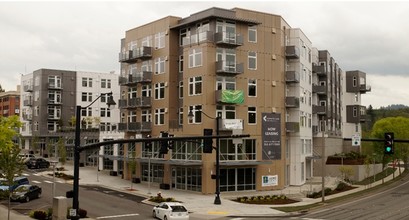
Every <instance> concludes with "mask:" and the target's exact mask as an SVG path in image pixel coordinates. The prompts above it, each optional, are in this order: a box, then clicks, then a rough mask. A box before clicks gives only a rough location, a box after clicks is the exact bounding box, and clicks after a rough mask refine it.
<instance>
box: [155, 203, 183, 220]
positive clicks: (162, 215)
mask: <svg viewBox="0 0 409 220" xmlns="http://www.w3.org/2000/svg"><path fill="white" fill-rule="evenodd" d="M152 216H153V217H154V218H159V219H163V220H189V212H188V211H187V209H186V208H185V206H183V205H182V204H181V203H178V202H162V203H159V205H157V206H155V207H153V213H152Z"/></svg>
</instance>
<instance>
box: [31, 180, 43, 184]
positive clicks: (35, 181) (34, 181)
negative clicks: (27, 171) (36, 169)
mask: <svg viewBox="0 0 409 220" xmlns="http://www.w3.org/2000/svg"><path fill="white" fill-rule="evenodd" d="M31 182H32V183H37V184H39V183H41V182H40V181H37V180H33V181H31Z"/></svg>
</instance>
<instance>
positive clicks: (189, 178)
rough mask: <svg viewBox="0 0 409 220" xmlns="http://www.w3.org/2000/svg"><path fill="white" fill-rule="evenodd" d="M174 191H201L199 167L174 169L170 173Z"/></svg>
mask: <svg viewBox="0 0 409 220" xmlns="http://www.w3.org/2000/svg"><path fill="white" fill-rule="evenodd" d="M172 179H174V181H175V187H176V189H182V190H191V191H196V192H201V191H202V169H201V168H200V167H176V168H175V169H174V172H173V173H172Z"/></svg>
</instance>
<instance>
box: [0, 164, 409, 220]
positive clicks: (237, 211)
mask: <svg viewBox="0 0 409 220" xmlns="http://www.w3.org/2000/svg"><path fill="white" fill-rule="evenodd" d="M64 168H65V169H66V171H64V172H65V173H67V174H71V175H72V174H73V166H72V164H65V165H64ZM51 172H52V171H46V172H44V173H43V174H44V175H46V173H51ZM402 172H403V168H402ZM398 175H399V170H397V171H396V172H395V177H397V176H398ZM392 178H393V175H389V176H388V177H387V178H385V182H386V181H389V180H391V179H392ZM321 181H322V180H321V177H319V178H313V179H312V180H309V181H308V182H307V183H306V184H304V185H303V186H290V187H286V188H285V189H283V190H276V191H258V192H255V191H251V192H249V191H247V192H222V193H221V194H220V197H221V205H214V204H213V202H214V195H213V194H212V195H204V194H202V193H199V192H192V191H183V190H162V189H159V185H158V184H156V183H151V186H149V185H148V184H147V183H138V184H136V183H133V184H132V190H131V182H130V181H129V180H124V179H121V177H118V176H110V175H109V172H108V171H100V172H99V173H98V174H97V172H96V168H95V167H81V168H80V180H79V183H80V185H101V186H104V187H107V188H110V189H113V190H117V191H121V192H127V193H130V194H136V195H140V196H143V197H146V198H149V197H150V196H156V194H157V193H158V192H161V194H162V196H163V197H172V198H175V199H176V200H178V201H181V202H183V203H184V205H185V206H186V208H187V209H188V210H189V212H191V215H192V216H194V217H196V218H201V219H202V218H203V219H212V218H219V217H222V216H236V217H239V216H241V217H246V216H289V215H294V214H295V213H285V212H281V211H278V210H276V209H273V208H274V206H275V205H249V204H242V203H240V204H239V203H237V202H233V201H231V199H235V198H237V197H239V196H255V195H281V194H284V195H286V196H287V197H290V198H292V199H297V200H299V201H300V202H297V203H293V204H288V205H276V206H277V207H282V206H304V205H310V204H314V203H318V202H321V198H317V199H310V198H306V197H305V195H306V193H307V192H309V191H312V190H315V191H319V190H321V184H322V182H321ZM71 182H72V181H71ZM336 184H337V181H336V179H335V178H331V177H326V178H325V187H331V188H334V187H335V186H336ZM379 184H382V180H380V181H377V182H375V183H373V184H371V187H373V186H376V185H379ZM356 187H357V188H356V189H353V190H349V191H346V192H343V193H338V194H334V195H329V196H326V197H325V199H326V200H329V199H332V198H336V197H340V196H344V195H346V194H351V193H355V192H358V191H361V190H364V189H367V188H368V186H356ZM145 203H148V204H149V202H148V201H147V200H145ZM272 207H273V208H272ZM0 219H7V208H5V207H4V206H0ZM10 219H12V220H27V219H31V218H29V217H27V216H23V215H19V214H15V213H13V215H12V216H11V218H10Z"/></svg>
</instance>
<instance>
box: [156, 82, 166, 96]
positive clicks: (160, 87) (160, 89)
mask: <svg viewBox="0 0 409 220" xmlns="http://www.w3.org/2000/svg"><path fill="white" fill-rule="evenodd" d="M164 98H165V83H164V82H161V83H156V84H155V99H164Z"/></svg>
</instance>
